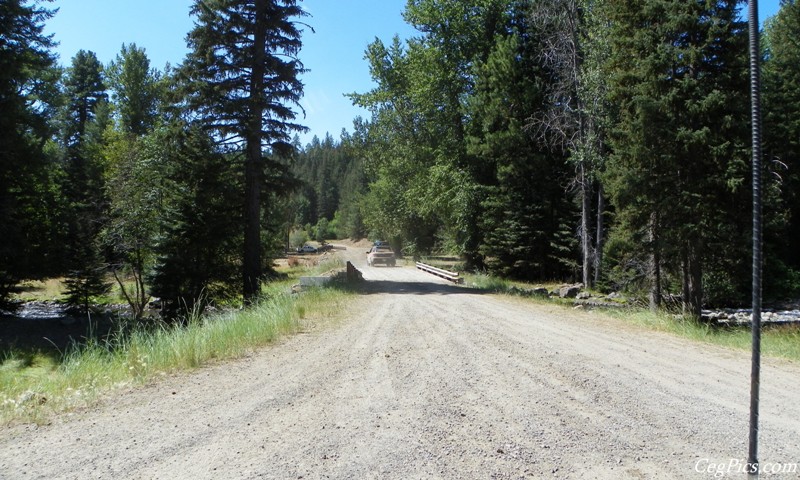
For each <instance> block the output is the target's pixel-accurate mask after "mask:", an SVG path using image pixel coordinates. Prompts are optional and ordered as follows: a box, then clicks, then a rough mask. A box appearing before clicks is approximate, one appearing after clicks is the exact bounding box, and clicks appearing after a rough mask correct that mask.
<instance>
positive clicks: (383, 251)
mask: <svg viewBox="0 0 800 480" xmlns="http://www.w3.org/2000/svg"><path fill="white" fill-rule="evenodd" d="M396 262H397V260H396V259H395V256H394V252H393V251H392V248H391V247H389V246H388V245H386V244H381V245H376V246H374V247H372V248H371V249H370V250H369V252H367V265H369V266H370V267H373V266H375V265H378V264H380V263H382V264H384V265H387V266H389V267H394V266H395V263H396Z"/></svg>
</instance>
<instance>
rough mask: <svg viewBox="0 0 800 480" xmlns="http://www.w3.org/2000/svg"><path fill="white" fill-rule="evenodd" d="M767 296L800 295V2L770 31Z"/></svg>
mask: <svg viewBox="0 0 800 480" xmlns="http://www.w3.org/2000/svg"><path fill="white" fill-rule="evenodd" d="M765 33H766V39H765V40H766V41H765V42H764V43H765V44H766V45H767V58H766V62H765V63H764V76H763V79H764V87H763V93H764V108H763V112H764V159H765V161H766V162H765V163H766V164H767V166H768V168H769V170H770V174H768V175H765V176H764V177H763V178H764V179H765V180H766V185H767V188H766V189H765V192H766V195H765V197H766V200H767V201H769V200H771V199H772V200H773V202H772V204H771V205H770V204H768V205H767V207H766V208H765V212H766V213H767V215H766V216H765V220H766V223H765V235H764V240H765V248H766V255H765V259H766V265H765V275H764V279H765V285H764V288H765V294H767V295H768V296H770V297H777V298H780V299H783V298H786V297H789V298H794V297H796V296H797V295H798V294H800V249H798V248H797V244H796V239H797V238H798V236H800V49H798V43H797V39H798V38H800V3H798V2H797V1H787V2H783V3H782V5H781V8H780V10H779V11H778V14H777V15H776V16H775V17H772V18H771V19H769V21H768V22H767V24H766V28H765Z"/></svg>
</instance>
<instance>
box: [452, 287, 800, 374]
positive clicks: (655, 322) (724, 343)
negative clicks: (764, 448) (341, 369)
mask: <svg viewBox="0 0 800 480" xmlns="http://www.w3.org/2000/svg"><path fill="white" fill-rule="evenodd" d="M465 278H466V284H467V285H468V286H469V287H470V288H476V289H479V290H483V291H487V292H493V293H498V294H505V295H514V296H520V297H524V298H525V299H526V300H528V301H532V302H539V303H545V302H546V303H549V304H555V305H561V306H563V307H564V308H574V307H575V301H574V300H572V299H562V298H557V297H556V298H553V297H545V296H542V295H532V294H530V292H532V290H533V289H534V288H536V287H544V288H546V289H547V290H548V291H553V290H555V289H557V288H558V284H557V283H554V282H549V283H543V284H542V283H539V284H535V285H534V284H529V283H524V282H514V281H510V280H507V279H504V278H500V277H496V276H493V275H488V274H467V275H465ZM617 303H618V304H619V306H617V307H613V306H610V307H605V308H602V309H601V310H599V311H600V312H601V314H602V315H605V316H606V317H609V318H613V319H615V320H617V321H620V322H623V323H625V324H628V325H634V326H638V327H641V328H645V329H648V330H653V331H658V332H665V333H669V334H672V335H675V336H678V337H682V338H687V339H689V340H693V341H696V342H702V343H708V344H712V345H718V346H721V347H727V348H732V349H736V350H750V348H751V346H752V337H751V332H750V326H749V325H748V326H720V325H715V324H711V323H707V322H703V321H700V320H697V319H695V318H693V317H692V316H684V315H679V314H675V313H671V312H669V311H665V310H660V311H658V312H652V311H650V309H649V308H646V307H645V306H642V305H641V304H637V303H636V302H631V303H625V302H622V301H620V302H617ZM761 352H762V354H764V355H766V356H770V357H779V358H785V359H788V360H794V361H800V325H796V324H791V325H776V324H766V325H763V326H762V333H761Z"/></svg>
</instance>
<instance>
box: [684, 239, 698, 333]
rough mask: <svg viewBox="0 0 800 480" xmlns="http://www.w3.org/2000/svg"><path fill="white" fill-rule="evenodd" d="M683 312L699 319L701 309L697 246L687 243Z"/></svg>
mask: <svg viewBox="0 0 800 480" xmlns="http://www.w3.org/2000/svg"><path fill="white" fill-rule="evenodd" d="M684 276H685V279H684V285H685V287H684V288H685V290H686V292H685V293H684V297H683V311H684V313H685V314H687V315H691V316H692V317H693V318H695V319H699V318H700V316H701V314H702V309H703V265H702V263H701V261H700V255H699V254H698V249H697V245H695V244H693V243H691V242H689V243H688V244H687V247H686V266H685V267H684Z"/></svg>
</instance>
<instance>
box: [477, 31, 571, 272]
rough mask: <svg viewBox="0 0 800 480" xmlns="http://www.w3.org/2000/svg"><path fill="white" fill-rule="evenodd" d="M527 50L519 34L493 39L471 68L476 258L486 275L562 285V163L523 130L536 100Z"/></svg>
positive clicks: (537, 72) (566, 204)
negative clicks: (480, 193) (479, 184)
mask: <svg viewBox="0 0 800 480" xmlns="http://www.w3.org/2000/svg"><path fill="white" fill-rule="evenodd" d="M519 21H520V24H519V26H518V28H519V29H520V30H524V29H525V28H526V24H525V23H524V22H523V21H522V19H519ZM532 47H533V45H532V42H531V39H530V38H529V37H528V38H525V37H523V36H522V35H519V34H517V35H511V36H508V37H506V38H502V37H500V38H498V39H497V41H496V44H495V47H494V49H493V51H492V53H491V54H490V55H489V58H488V59H487V61H486V63H485V64H482V65H480V66H479V67H478V72H477V73H478V74H477V81H476V88H475V94H474V96H473V97H472V99H471V102H470V103H471V117H472V118H473V119H474V120H473V122H472V124H471V128H470V130H469V132H470V137H469V147H470V153H471V154H473V155H475V157H476V158H478V159H480V160H481V162H482V165H483V166H484V169H486V172H485V173H484V175H482V176H483V177H484V178H483V184H484V187H483V188H484V190H485V196H484V200H483V202H482V208H483V210H484V214H483V216H482V218H481V230H482V232H483V234H484V240H483V243H482V245H481V247H480V251H481V253H482V254H483V255H484V256H485V257H486V259H487V260H486V263H487V266H488V267H489V269H490V270H491V271H493V272H495V273H498V274H500V275H503V276H510V277H514V278H521V279H526V280H533V279H541V278H558V277H563V276H565V275H570V274H572V273H574V269H575V261H574V258H573V254H574V250H575V249H574V242H572V240H571V239H570V237H571V235H569V234H567V235H561V234H562V233H564V230H565V228H564V227H565V226H566V232H567V233H569V232H570V231H571V230H572V228H571V227H570V226H569V222H570V221H571V220H573V219H574V217H575V215H574V208H573V206H572V205H571V202H570V201H569V198H568V196H567V194H566V192H565V191H564V188H563V186H562V185H563V184H564V182H565V179H566V178H567V177H568V170H567V168H566V164H565V162H564V157H563V156H562V155H559V154H558V153H552V152H550V151H548V150H547V148H546V146H545V145H540V144H539V143H538V142H537V141H536V138H535V137H533V136H531V135H529V134H528V133H527V132H526V131H525V128H524V127H525V124H526V123H527V122H528V119H529V118H530V117H531V116H533V115H535V114H536V113H538V112H540V109H541V105H542V103H543V97H544V92H543V91H542V88H541V87H540V83H541V79H542V76H543V72H542V69H541V68H539V67H537V63H538V60H537V58H536V56H537V51H536V50H535V49H534V48H532ZM509 99H514V101H513V108H511V109H509ZM565 240H566V242H565Z"/></svg>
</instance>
